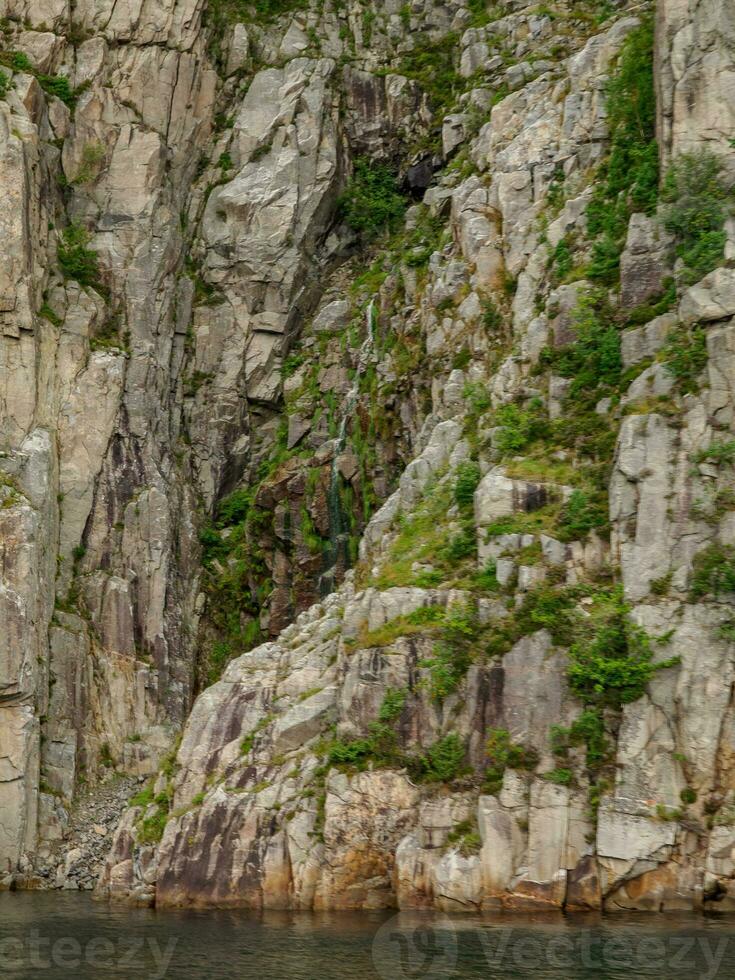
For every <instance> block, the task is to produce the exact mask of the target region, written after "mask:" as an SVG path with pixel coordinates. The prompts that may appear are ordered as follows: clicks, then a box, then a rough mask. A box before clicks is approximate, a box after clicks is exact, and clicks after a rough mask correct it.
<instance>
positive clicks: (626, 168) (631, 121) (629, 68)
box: [587, 18, 659, 284]
mask: <svg viewBox="0 0 735 980" xmlns="http://www.w3.org/2000/svg"><path fill="white" fill-rule="evenodd" d="M607 114H608V124H609V127H610V155H609V157H608V159H607V161H606V162H605V164H604V165H603V167H602V168H601V171H600V174H599V177H598V181H597V183H596V186H595V191H594V194H593V197H592V200H591V201H590V203H589V205H588V208H587V227H588V232H589V234H590V236H591V237H592V238H593V239H594V245H593V252H592V262H591V263H590V266H589V268H588V269H587V276H588V277H589V278H591V279H594V280H596V281H598V282H602V283H608V284H612V283H615V282H616V281H617V276H618V269H619V266H620V253H621V252H622V249H623V246H624V244H625V238H626V235H627V231H628V221H629V219H630V216H631V214H633V212H636V211H642V212H644V213H645V214H652V213H653V212H654V211H655V209H656V205H657V202H658V177H659V167H658V145H657V143H656V139H655V120H656V96H655V91H654V84H653V23H652V21H651V19H650V18H647V19H646V20H645V21H644V22H643V23H642V24H641V25H640V26H639V27H637V28H636V29H635V30H633V31H632V32H631V33H630V34H629V35H628V37H627V38H626V40H625V43H624V45H623V49H622V51H621V54H620V58H619V61H618V65H617V68H616V70H615V72H614V74H613V76H612V78H611V79H610V81H609V83H608V86H607Z"/></svg>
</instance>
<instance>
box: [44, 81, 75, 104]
mask: <svg viewBox="0 0 735 980" xmlns="http://www.w3.org/2000/svg"><path fill="white" fill-rule="evenodd" d="M37 78H38V83H39V85H40V86H41V88H42V89H43V90H44V92H46V94H47V95H55V96H56V98H57V99H61V101H62V102H63V103H65V104H66V105H67V106H69V108H70V109H72V108H73V107H74V104H75V102H76V98H75V95H74V90H73V89H72V87H71V85H70V84H69V79H68V78H66V76H64V75H37Z"/></svg>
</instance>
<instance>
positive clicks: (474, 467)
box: [454, 460, 480, 510]
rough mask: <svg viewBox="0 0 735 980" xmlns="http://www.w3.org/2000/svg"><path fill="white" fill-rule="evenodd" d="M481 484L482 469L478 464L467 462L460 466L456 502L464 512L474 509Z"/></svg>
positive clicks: (456, 479)
mask: <svg viewBox="0 0 735 980" xmlns="http://www.w3.org/2000/svg"><path fill="white" fill-rule="evenodd" d="M479 482H480V467H479V465H478V464H477V463H475V462H473V461H472V460H466V461H465V462H464V463H460V464H459V466H458V467H457V473H456V476H455V480H454V500H455V503H456V504H457V506H458V507H461V508H462V509H463V510H467V509H469V508H470V507H472V505H473V503H474V499H475V490H477V486H478V484H479Z"/></svg>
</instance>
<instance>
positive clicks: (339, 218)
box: [0, 0, 735, 911]
mask: <svg viewBox="0 0 735 980" xmlns="http://www.w3.org/2000/svg"><path fill="white" fill-rule="evenodd" d="M283 6H284V7H285V8H288V6H289V5H288V4H284V5H283ZM295 6H297V9H292V10H289V9H285V10H284V12H283V14H282V15H281V16H279V17H274V18H271V19H263V18H258V17H253V18H251V19H250V20H249V21H247V22H245V21H243V22H241V23H237V24H232V25H229V26H228V27H227V29H226V30H224V31H223V30H222V28H221V25H219V26H218V23H219V22H218V20H217V17H216V16H212V15H213V13H214V12H215V11H214V4H213V3H212V0H209V3H201V2H199V0H179V2H176V3H173V4H171V3H169V4H163V3H160V2H157V0H147V2H145V3H143V4H142V5H140V4H138V5H135V4H133V5H124V6H120V5H115V4H110V3H102V4H100V3H92V2H88V0H84V2H81V3H77V4H76V5H74V9H73V11H72V9H71V8H70V7H69V6H68V5H67V4H66V3H65V2H56V0H53V2H45V0H44V2H41V0H28V2H22V0H0V16H2V17H4V18H6V20H4V21H3V25H4V29H3V38H4V40H3V44H2V51H0V71H2V73H3V74H2V76H0V159H2V167H0V189H2V194H0V241H2V249H3V259H4V261H3V262H2V263H0V453H1V456H0V625H2V626H3V629H2V630H0V659H1V660H2V663H3V666H4V670H3V672H2V680H1V681H0V683H2V698H0V761H2V765H0V809H1V810H2V813H3V819H2V821H1V822H0V870H1V871H2V873H3V876H4V878H3V881H4V884H5V885H7V886H8V887H10V886H23V885H26V886H31V887H44V886H50V887H69V888H72V887H85V888H86V887H89V885H90V884H91V881H92V879H93V877H94V876H95V874H96V873H97V867H98V862H99V859H100V855H101V853H102V851H103V850H106V849H107V845H108V842H109V852H108V853H107V857H106V859H105V862H104V867H103V868H102V870H101V875H100V878H99V882H98V885H97V890H98V894H99V895H100V896H104V897H109V898H111V899H114V900H124V901H128V902H131V903H137V904H152V903H155V904H158V905H160V906H166V905H169V906H170V905H177V906H181V905H195V906H232V907H236V906H246V907H252V908H263V907H270V908H295V909H311V908H317V909H348V908H349V909H378V908H386V907H392V906H398V907H400V908H437V909H445V910H450V911H452V910H462V909H467V910H477V909H496V908H509V909H515V908H518V909H520V908H524V909H526V908H561V907H569V908H606V909H610V910H618V909H619V910H634V909H639V910H649V909H681V908H702V907H718V908H725V909H727V908H730V907H731V906H732V905H733V902H735V867H734V866H733V861H732V849H733V846H735V834H734V833H733V824H734V823H735V816H734V815H735V775H734V772H733V761H732V760H733V752H732V744H731V743H732V727H733V726H732V715H733V707H732V689H733V670H734V669H735V668H734V662H733V645H732V635H733V633H732V630H733V627H732V594H731V593H730V592H729V591H728V588H729V586H730V585H731V582H732V574H733V573H732V572H731V568H732V567H735V564H734V562H735V559H733V551H732V549H733V548H734V547H735V522H734V521H733V512H734V511H733V503H732V501H733V495H734V494H735V487H733V485H732V473H731V462H732V444H733V438H734V437H733V436H732V433H733V431H734V430H733V426H734V425H735V352H734V350H733V340H732V337H733V329H732V328H733V323H734V322H735V319H734V318H735V288H734V286H733V269H732V268H731V265H732V262H733V260H734V258H735V234H733V221H732V217H731V216H729V215H728V213H723V216H722V218H723V227H722V235H721V237H722V248H721V254H720V252H718V253H717V255H715V256H714V259H713V260H712V262H710V267H709V270H708V271H707V272H706V274H703V275H699V276H692V275H690V274H689V273H688V272H687V270H686V269H685V268H684V259H683V258H682V257H681V252H682V250H681V249H680V248H679V247H678V246H679V244H680V243H679V242H678V240H677V239H676V236H675V233H674V231H672V225H671V222H670V221H668V219H667V217H666V214H667V212H666V209H665V204H664V202H663V201H662V202H661V203H660V204H659V206H658V207H656V206H655V203H654V205H653V206H649V207H647V209H646V208H645V207H643V206H640V207H639V206H638V205H639V204H640V202H639V201H638V200H636V201H633V200H632V198H631V199H630V200H628V199H627V198H626V199H625V200H624V201H622V202H621V201H620V200H619V201H618V202H617V204H616V207H618V210H620V213H621V214H623V224H622V232H621V231H620V229H618V230H617V231H616V232H615V234H616V236H617V238H616V241H615V242H614V246H615V249H617V251H616V252H615V256H614V261H613V263H612V265H609V266H607V267H606V268H605V270H604V274H601V273H600V269H599V257H600V255H601V254H602V255H603V257H605V256H606V257H607V259H609V248H610V243H609V242H607V243H606V244H605V243H602V245H601V243H600V238H599V232H598V231H596V230H595V224H594V221H595V210H594V206H595V202H598V201H599V195H600V193H602V192H603V191H604V183H605V180H606V173H607V170H606V164H607V163H608V161H609V158H610V153H611V138H614V132H613V133H611V129H610V115H609V112H608V103H607V92H608V87H607V83H606V80H607V79H608V78H609V77H610V76H611V75H614V74H615V73H616V72H618V70H619V66H620V58H621V56H622V57H624V56H625V55H624V52H625V51H627V50H628V47H627V45H628V44H629V41H630V39H631V37H633V38H634V39H635V38H636V37H640V36H641V35H640V32H641V30H642V28H641V23H642V21H643V23H644V28H643V30H645V19H646V17H647V16H648V15H649V13H652V12H651V11H648V10H647V9H639V8H638V7H637V6H636V8H635V9H633V7H632V5H631V6H630V9H629V5H627V4H625V3H620V4H617V5H615V12H614V14H613V15H612V16H610V17H608V19H607V20H605V21H603V22H602V23H598V22H596V21H595V19H594V18H591V17H589V16H587V15H585V14H584V12H580V10H579V9H578V5H574V4H566V3H563V2H560V4H558V5H557V6H558V7H559V10H557V11H556V16H554V17H551V16H549V15H548V13H545V12H543V11H542V10H541V9H540V8H538V7H536V6H531V5H526V4H524V3H517V2H513V3H507V4H501V6H500V8H498V9H495V10H494V18H493V17H485V16H481V15H480V16H478V13H477V11H476V10H475V7H476V5H472V8H471V9H470V7H468V5H467V4H465V3H464V2H463V0H444V2H442V3H441V4H434V5H431V6H430V9H429V5H426V4H411V5H404V4H402V3H400V2H399V0H390V2H387V3H381V4H378V3H373V2H370V0H350V2H349V3H347V4H336V3H335V4H332V3H330V2H327V3H324V4H316V3H315V4H311V5H306V6H304V7H302V6H301V5H295ZM425 8H426V9H425ZM733 29H734V24H733V22H732V11H731V9H730V8H729V7H728V5H727V4H717V3H714V2H700V3H693V2H692V3H684V2H679V0H659V3H658V5H657V9H656V12H655V30H654V35H655V36H654V45H653V50H652V52H650V54H649V64H648V67H652V68H653V76H654V78H655V87H656V92H655V94H656V105H657V108H656V114H657V120H656V133H655V136H656V138H657V141H658V148H657V151H656V147H654V148H653V149H654V153H653V155H652V157H651V159H653V157H655V155H656V152H657V153H658V156H659V158H660V163H661V171H660V175H659V176H660V178H661V179H663V175H664V174H665V171H666V168H667V167H668V166H669V165H670V164H671V163H672V162H674V163H675V162H676V161H677V160H680V159H681V158H682V154H690V153H692V152H695V153H696V152H701V151H703V150H704V151H706V152H707V153H715V154H716V155H717V156H718V158H719V160H720V163H721V165H722V173H723V174H724V175H725V176H724V177H723V180H724V181H725V185H726V182H727V180H729V175H731V174H732V173H734V172H735V164H734V163H733V160H735V154H734V153H733V150H732V147H731V145H730V136H731V135H732V132H733V120H732V119H731V112H732V106H733V104H735V102H734V101H733V98H732V97H731V96H732V94H733V93H732V86H733V79H735V61H734V60H733V53H732V51H733V46H732V43H731V40H732V35H733ZM427 65H428V66H429V69H430V70H427ZM446 79H449V80H450V81H451V84H449V82H447V84H446V85H445V84H444V82H443V81H442V80H446ZM652 138H653V137H652V136H651V139H652ZM649 149H650V147H649ZM366 160H367V161H369V164H368V167H369V169H370V170H371V172H372V173H373V175H376V174H377V175H378V178H379V180H378V183H380V182H381V180H383V178H384V176H385V174H386V173H396V174H397V175H398V178H397V183H396V186H395V188H392V193H393V194H397V195H400V196H402V197H403V199H404V200H403V204H402V205H401V207H400V208H399V209H398V210H399V211H400V212H401V213H400V215H399V217H398V218H397V220H396V221H395V224H394V226H393V227H392V229H391V235H387V234H383V235H380V234H378V235H377V237H374V238H372V239H371V238H370V236H369V235H367V234H365V232H364V230H363V232H362V234H361V233H360V231H359V225H356V223H355V222H354V220H353V222H352V224H351V223H350V221H348V220H346V219H345V209H344V207H343V205H342V203H341V200H342V194H343V192H344V191H345V188H350V187H352V186H353V178H354V175H355V174H356V173H357V174H358V177H359V174H360V172H361V168H362V167H364V166H365V163H364V162H365V161H366ZM725 185H723V186H725ZM601 188H603V191H601ZM381 193H386V194H388V193H389V192H387V191H383V192H381ZM723 194H724V198H723V200H725V201H726V202H727V203H725V204H723V212H728V209H730V208H731V203H730V198H728V195H727V188H726V186H725V191H723ZM361 203H362V207H363V210H364V212H365V214H366V215H367V213H368V212H369V209H370V208H371V207H374V206H375V202H374V201H371V200H370V199H369V194H368V195H367V197H366V198H363V200H362V202H361ZM382 203H385V201H383V202H382ZM607 206H608V207H612V205H611V204H610V202H609V201H608V202H607ZM616 213H617V212H616ZM719 234H720V233H719V232H718V235H719ZM719 241H720V238H719V237H718V238H717V242H718V243H719ZM603 245H604V246H605V247H607V248H608V252H607V253H605V252H604V249H603ZM718 247H719V246H718ZM601 250H602V251H601ZM677 256H678V257H677ZM596 262H598V265H596V264H595V263H596ZM601 332H602V333H601ZM601 335H604V337H605V344H606V345H608V346H606V347H605V352H606V356H605V357H603V358H601V359H599V360H597V361H594V360H593V359H594V358H595V357H597V354H598V351H597V348H595V343H597V340H596V338H598V339H599V337H600V336H601ZM590 338H592V339H591V340H590ZM580 351H582V352H583V353H584V357H581V358H580V356H579V353H580ZM575 358H576V359H575ZM570 365H571V366H570ZM590 365H591V366H590ZM585 370H586V371H587V373H586V374H585V373H584V372H585ZM580 378H581V380H580ZM353 565H354V566H355V567H354V568H352V569H351V566H353ZM611 631H612V633H611ZM616 631H617V632H616ZM611 635H614V637H615V638H616V642H619V644H622V646H623V647H624V649H625V650H626V651H627V655H628V656H630V657H633V658H634V660H635V664H636V669H637V668H640V669H641V676H642V678H643V679H642V681H641V683H640V685H637V686H636V685H633V686H632V688H631V689H625V690H624V691H622V692H621V691H620V690H619V689H615V691H614V692H612V693H611V691H610V690H609V689H608V688H606V687H605V684H606V683H607V681H606V680H604V679H603V680H599V678H598V680H597V686H595V685H593V684H589V683H587V682H588V681H589V670H590V669H591V668H590V664H589V662H587V661H584V651H585V650H587V651H589V650H590V649H592V650H593V651H599V649H601V647H600V646H599V644H602V643H604V642H610V636H611ZM595 644H598V645H597V646H595ZM606 649H607V648H606ZM615 649H617V651H618V652H619V647H618V648H615ZM615 649H614V650H613V653H614V652H615ZM609 652H610V651H609V650H608V653H609ZM610 656H611V658H612V659H613V660H614V657H613V656H612V654H610ZM636 658H637V659H636ZM580 663H581V664H582V666H581V667H580ZM585 671H587V673H585ZM601 690H604V692H605V696H604V697H601V696H600V691H601ZM123 773H124V774H125V777H126V778H125V779H124V780H122V781H120V780H119V777H120V775H121V774H123ZM82 786H85V793H84V794H83V795H82V796H81V797H80V787H82ZM120 787H122V789H121V788H120ZM133 789H137V790H138V792H137V794H136V795H135V796H134V797H133V799H132V800H131V805H130V807H129V808H128V809H126V810H125V812H124V813H123V815H122V817H121V819H120V821H119V823H118V824H117V827H116V829H115V831H114V833H113V832H112V827H113V824H114V822H115V820H116V819H117V814H118V812H119V810H120V807H121V806H122V803H123V797H124V796H125V795H126V793H127V792H128V791H130V792H132V791H133ZM95 794H97V796H95ZM95 801H96V802H95ZM95 814H98V815H100V814H101V816H100V821H101V822H100V821H97V823H95V822H94V819H93V818H94V815H95ZM103 818H104V819H103ZM95 827H98V828H100V829H99V830H97V829H95ZM103 831H104V833H103ZM102 840H104V842H105V844H104V847H103V846H102V845H101V844H100V841H102Z"/></svg>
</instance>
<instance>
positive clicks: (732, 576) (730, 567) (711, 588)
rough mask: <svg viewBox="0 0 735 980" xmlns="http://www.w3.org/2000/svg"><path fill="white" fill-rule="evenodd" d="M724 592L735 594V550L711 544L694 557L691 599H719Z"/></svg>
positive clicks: (730, 547) (728, 546)
mask: <svg viewBox="0 0 735 980" xmlns="http://www.w3.org/2000/svg"><path fill="white" fill-rule="evenodd" d="M723 592H735V548H733V547H732V546H731V545H727V546H724V545H719V544H711V545H708V546H707V547H706V548H704V549H703V550H702V551H700V552H699V554H697V555H695V557H694V563H693V574H692V585H691V597H692V599H701V598H702V597H703V596H706V595H713V596H715V597H717V596H719V595H720V594H721V593H723Z"/></svg>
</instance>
